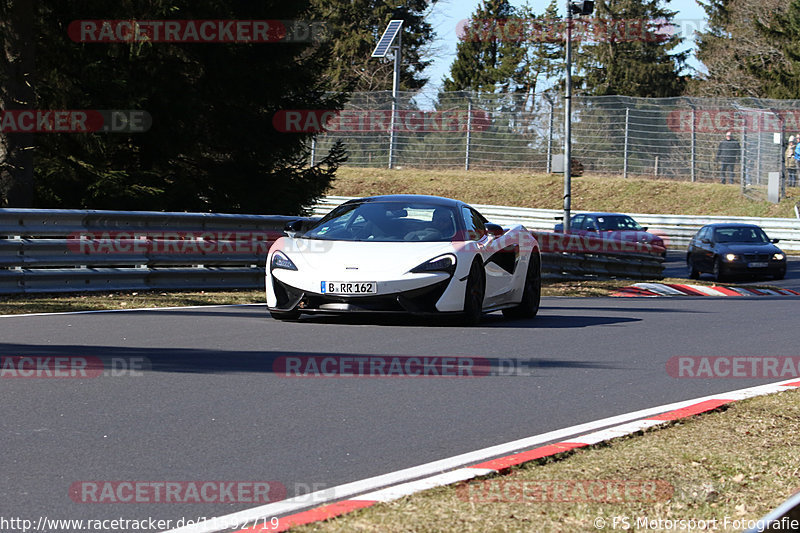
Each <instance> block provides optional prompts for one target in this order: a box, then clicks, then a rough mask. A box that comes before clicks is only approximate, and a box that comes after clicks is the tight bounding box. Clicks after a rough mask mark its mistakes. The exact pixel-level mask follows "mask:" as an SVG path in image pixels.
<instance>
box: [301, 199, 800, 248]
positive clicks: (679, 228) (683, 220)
mask: <svg viewBox="0 0 800 533" xmlns="http://www.w3.org/2000/svg"><path fill="white" fill-rule="evenodd" d="M349 199H350V198H349V197H345V196H328V197H326V198H323V199H322V200H321V201H320V202H319V203H318V204H317V205H316V206H314V208H313V212H314V215H316V216H321V215H324V214H326V213H327V212H328V211H330V210H331V209H333V208H334V207H336V206H337V205H339V204H341V203H344V202H345V201H347V200H349ZM473 206H474V207H475V208H476V209H478V210H479V211H480V212H481V213H483V215H484V216H486V218H488V219H489V220H491V221H492V222H495V223H497V224H521V225H523V226H525V227H526V228H527V229H529V230H531V231H552V230H553V226H554V225H555V224H556V223H557V222H559V221H560V219H561V216H562V215H563V214H564V212H563V211H561V210H557V209H531V208H527V207H510V206H497V205H480V204H473ZM585 212H586V211H573V212H572V213H573V214H574V215H577V214H579V213H585ZM627 214H629V215H631V216H632V217H633V218H635V219H636V221H637V222H639V224H641V225H642V226H647V228H648V229H647V231H649V232H651V233H655V234H656V235H659V236H660V237H662V238H663V239H664V242H666V244H667V248H669V249H685V248H686V247H687V246H688V244H689V241H690V240H691V238H692V237H693V236H694V234H695V233H697V230H699V229H700V228H701V227H702V226H704V225H706V224H712V223H714V222H741V223H744V224H757V225H759V226H761V227H762V228H763V229H764V231H765V232H767V235H769V237H770V238H773V239H780V240H781V242H780V247H781V248H782V249H783V250H786V251H800V219H792V218H758V217H727V216H705V215H703V216H700V215H653V214H643V213H627Z"/></svg>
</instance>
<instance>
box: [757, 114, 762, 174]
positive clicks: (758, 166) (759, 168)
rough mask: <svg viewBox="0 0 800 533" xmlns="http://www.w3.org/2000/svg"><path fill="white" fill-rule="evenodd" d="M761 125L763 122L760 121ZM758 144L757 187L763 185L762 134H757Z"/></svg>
mask: <svg viewBox="0 0 800 533" xmlns="http://www.w3.org/2000/svg"><path fill="white" fill-rule="evenodd" d="M759 124H761V121H759ZM756 135H757V136H758V142H757V143H756V185H761V137H762V134H761V132H760V131H759V132H757V133H756Z"/></svg>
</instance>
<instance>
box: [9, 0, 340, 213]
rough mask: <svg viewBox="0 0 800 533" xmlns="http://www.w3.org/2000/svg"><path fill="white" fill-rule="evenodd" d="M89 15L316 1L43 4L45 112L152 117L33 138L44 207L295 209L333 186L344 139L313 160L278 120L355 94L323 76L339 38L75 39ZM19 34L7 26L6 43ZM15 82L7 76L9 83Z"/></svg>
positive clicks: (40, 85)
mask: <svg viewBox="0 0 800 533" xmlns="http://www.w3.org/2000/svg"><path fill="white" fill-rule="evenodd" d="M26 1H27V0H26ZM10 2H14V3H16V2H15V0H0V5H2V6H4V7H7V6H8V4H9V3H10ZM87 13H91V14H92V17H93V18H97V19H107V20H120V19H124V20H134V19H138V20H163V19H212V20H237V19H239V20H263V19H280V20H314V15H313V13H311V12H309V11H308V2H307V0H293V1H292V2H283V1H280V0H269V1H262V2H257V3H255V2H249V1H246V0H151V1H149V2H147V3H146V4H143V3H141V2H138V1H135V0H120V1H118V2H115V3H113V4H109V3H108V2H105V1H103V0H72V1H70V2H62V1H60V0H39V2H38V4H37V8H36V9H35V10H34V13H33V26H32V27H33V28H34V34H35V35H36V36H37V41H36V50H35V52H36V70H35V72H34V74H33V75H32V77H31V78H30V81H31V87H33V89H34V98H35V102H34V106H35V108H36V109H138V110H144V111H147V112H148V113H149V114H150V115H151V116H152V121H153V122H152V127H151V128H150V130H149V131H147V132H146V133H83V134H73V133H69V134H67V133H64V134H54V133H46V134H39V135H36V136H35V137H36V145H35V160H34V178H35V198H34V205H35V206H37V207H61V208H97V209H155V210H177V211H183V210H190V211H222V212H249V213H272V214H276V213H277V214H283V213H286V214H292V213H297V212H299V211H300V209H301V206H303V205H308V204H309V203H310V202H313V201H314V199H316V198H318V197H319V196H320V195H322V194H323V193H324V191H325V190H326V188H327V187H328V186H329V184H330V182H331V180H332V179H333V175H334V173H335V170H336V168H337V166H338V165H339V164H340V163H341V162H342V161H343V159H344V153H343V149H342V147H341V145H334V146H333V148H332V149H331V150H330V151H329V153H328V154H327V155H321V156H319V157H318V163H317V164H316V165H315V166H313V167H308V164H307V163H308V141H309V140H310V138H311V136H312V135H313V134H311V133H285V132H282V131H280V130H279V129H278V128H276V127H274V126H273V123H272V119H273V117H274V116H275V114H276V112H277V111H280V110H291V109H320V108H321V109H340V108H341V106H342V105H343V103H344V98H345V97H344V96H343V95H337V94H331V93H330V92H329V91H330V88H331V86H330V83H329V81H328V80H327V79H326V78H325V77H322V76H320V73H321V72H325V71H326V70H327V69H328V68H329V67H330V65H331V62H332V61H333V59H332V57H333V56H332V54H331V47H332V44H333V43H331V42H329V41H322V42H319V43H316V44H311V43H308V42H283V43H226V44H222V43H214V44H208V43H204V44H175V43H164V42H161V43H148V42H144V43H142V42H138V43H78V42H73V41H72V40H70V38H69V37H68V32H67V26H66V25H67V24H68V23H69V21H73V20H77V19H81V18H84V17H86V14H87ZM64 21H67V23H65V22H64ZM2 29H3V27H2V26H0V31H2ZM10 39H11V36H9V34H8V33H7V32H5V33H1V34H0V41H2V42H3V43H6V46H8V44H7V43H9V42H11V40H10ZM9 84H10V82H9V79H8V77H5V78H2V79H0V89H3V90H5V89H7V88H8V87H9V86H10V85H9Z"/></svg>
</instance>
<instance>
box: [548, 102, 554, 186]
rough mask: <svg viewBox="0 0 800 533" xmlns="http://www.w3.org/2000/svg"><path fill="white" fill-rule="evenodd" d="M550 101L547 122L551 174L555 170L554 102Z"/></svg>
mask: <svg viewBox="0 0 800 533" xmlns="http://www.w3.org/2000/svg"><path fill="white" fill-rule="evenodd" d="M548 103H549V104H550V119H549V120H548V123H547V173H548V174H550V173H551V172H552V171H553V167H552V160H553V102H548Z"/></svg>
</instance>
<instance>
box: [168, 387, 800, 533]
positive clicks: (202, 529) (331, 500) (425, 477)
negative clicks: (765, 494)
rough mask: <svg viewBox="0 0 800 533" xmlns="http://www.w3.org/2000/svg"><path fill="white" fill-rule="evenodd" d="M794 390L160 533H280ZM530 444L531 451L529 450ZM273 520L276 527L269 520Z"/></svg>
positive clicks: (669, 408)
mask: <svg viewBox="0 0 800 533" xmlns="http://www.w3.org/2000/svg"><path fill="white" fill-rule="evenodd" d="M796 387H800V381H798V380H797V378H794V379H791V380H786V381H780V382H777V383H771V384H768V385H760V386H757V387H750V388H747V389H740V390H735V391H731V392H726V393H722V394H716V395H712V396H706V397H703V398H696V399H693V400H685V401H682V402H675V403H671V404H667V405H661V406H658V407H651V408H648V409H642V410H640V411H635V412H633V413H627V414H623V415H617V416H613V417H610V418H604V419H602V420H597V421H595V422H588V423H585V424H579V425H576V426H572V427H569V428H564V429H559V430H556V431H551V432H548V433H543V434H541V435H535V436H532V437H527V438H524V439H520V440H516V441H513V442H508V443H505V444H499V445H497V446H491V447H489V448H484V449H482V450H477V451H474V452H469V453H465V454H461V455H457V456H455V457H450V458H447V459H442V460H439V461H434V462H431V463H427V464H424V465H419V466H415V467H411V468H406V469H404V470H398V471H396V472H391V473H388V474H383V475H380V476H376V477H372V478H368V479H363V480H360V481H354V482H352V483H347V484H344V485H339V486H337V487H333V488H329V489H325V490H323V491H319V492H314V493H311V494H305V495H302V496H297V497H295V498H290V499H287V500H282V501H279V502H275V503H270V504H267V505H262V506H259V507H255V508H253V509H247V510H245V511H239V512H237V513H233V514H230V515H226V516H222V517H217V518H215V519H214V521H206V522H200V523H197V524H191V525H187V526H184V527H181V528H178V529H172V530H169V531H168V532H166V533H215V532H218V531H224V530H230V529H231V528H230V527H229V526H230V524H240V525H241V524H248V523H249V524H259V525H258V526H256V527H250V528H247V529H240V530H238V532H237V533H256V532H259V533H260V532H267V531H286V530H288V529H290V528H292V527H296V526H300V525H303V524H310V523H313V522H320V521H323V520H327V519H330V518H334V517H337V516H341V515H343V514H346V513H349V512H351V511H355V510H357V509H364V508H366V507H371V506H373V505H375V504H376V503H382V502H390V501H393V500H397V499H399V498H402V497H404V496H408V495H410V494H414V493H416V492H420V491H423V490H427V489H430V488H434V487H440V486H443V485H450V484H453V483H458V482H461V481H466V480H469V479H473V478H476V477H481V476H485V475H489V474H503V473H506V472H508V470H509V469H510V468H511V467H513V466H517V465H520V464H522V463H526V462H528V461H533V460H536V459H541V458H543V457H550V456H553V455H557V454H559V453H563V452H567V451H569V450H573V449H575V448H581V447H584V446H591V445H594V444H597V443H600V442H604V441H608V440H611V439H615V438H617V437H623V436H626V435H630V434H633V433H636V432H637V431H642V430H644V429H647V428H650V427H653V426H657V425H660V424H665V423H667V422H670V421H673V420H678V419H681V418H686V417H689V416H693V415H696V414H700V413H705V412H708V411H713V410H714V409H717V408H719V407H720V406H722V405H726V404H730V403H733V402H736V401H739V400H744V399H746V398H753V397H755V396H763V395H765V394H772V393H774V392H779V391H782V390H787V389H792V388H796ZM575 435H577V436H575ZM554 441H555V442H554ZM533 446H537V447H535V448H533V449H530V448H531V447H533ZM309 502H314V503H315V504H320V503H324V505H321V506H318V507H315V508H313V509H310V510H302V509H306V508H308V507H309ZM298 511H299V512H298ZM276 518H277V523H275V521H274V520H275V519H276ZM262 524H263V525H262ZM226 526H227V527H226ZM240 527H241V526H240Z"/></svg>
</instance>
